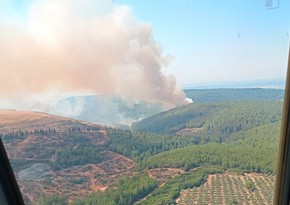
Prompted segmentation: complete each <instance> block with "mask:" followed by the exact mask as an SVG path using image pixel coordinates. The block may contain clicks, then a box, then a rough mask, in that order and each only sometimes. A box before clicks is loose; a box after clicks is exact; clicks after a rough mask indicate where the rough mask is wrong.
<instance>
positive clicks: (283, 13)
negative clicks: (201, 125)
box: [0, 0, 290, 85]
mask: <svg viewBox="0 0 290 205" xmlns="http://www.w3.org/2000/svg"><path fill="white" fill-rule="evenodd" d="M29 2H31V1H23V0H0V7H2V9H1V10H0V11H1V13H2V14H0V18H2V19H3V18H6V19H9V20H14V21H22V20H24V19H25V17H26V13H27V11H28V8H29ZM113 2H114V3H115V4H119V5H126V6H128V7H130V8H131V10H132V12H133V14H134V16H135V18H136V19H137V20H139V21H142V22H146V23H149V24H150V25H152V28H153V35H154V38H155V40H156V41H157V42H158V43H160V45H161V46H162V47H163V52H164V55H170V56H171V57H172V59H173V60H172V62H171V64H170V65H169V66H168V67H167V68H164V72H165V73H167V74H170V75H174V76H175V77H176V78H177V82H178V84H180V85H186V84H195V83H207V82H216V81H217V82H218V81H244V80H255V79H277V78H284V77H285V72H286V65H287V53H288V46H289V37H288V36H289V35H290V1H289V0H280V8H279V9H275V10H266V9H265V2H264V1H263V0H255V1H253V0H211V1H210V0H202V1H197V0H151V1H149V0H114V1H113ZM273 2H275V0H273ZM3 8H5V9H3ZM0 20H1V19H0Z"/></svg>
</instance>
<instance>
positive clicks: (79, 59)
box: [0, 0, 188, 107]
mask: <svg viewBox="0 0 290 205" xmlns="http://www.w3.org/2000/svg"><path fill="white" fill-rule="evenodd" d="M0 10H1V9H0ZM168 63H169V59H168V58H167V57H165V56H163V54H162V49H161V47H160V46H159V45H158V43H157V42H156V41H155V40H154V38H153V37H152V27H151V26H150V25H149V24H147V23H143V22H139V21H136V20H135V19H134V17H133V14H132V12H131V10H130V9H129V8H128V7H126V6H119V5H115V4H114V3H112V1H109V0H98V1H95V0H38V1H33V3H32V4H31V5H30V7H29V12H28V18H27V20H25V21H24V22H23V23H21V24H18V25H15V24H8V23H7V22H6V23H5V22H4V21H2V22H1V20H0V72H1V80H0V95H1V96H2V97H6V98H11V96H17V95H18V96H19V93H21V96H24V95H30V94H37V93H43V92H46V91H47V90H51V89H56V90H61V91H62V92H72V91H76V92H90V93H96V94H106V93H110V94H118V95H121V96H125V97H131V98H132V99H136V100H147V101H150V102H162V103H164V104H166V105H167V106H169V107H173V106H176V105H182V104H186V103H187V102H188V101H187V100H186V97H185V95H184V93H183V91H182V90H181V89H180V88H179V87H178V86H177V84H176V81H175V79H174V78H173V77H171V76H166V75H164V74H163V71H162V69H163V68H164V67H166V66H167V64H168Z"/></svg>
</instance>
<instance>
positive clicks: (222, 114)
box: [132, 101, 283, 143]
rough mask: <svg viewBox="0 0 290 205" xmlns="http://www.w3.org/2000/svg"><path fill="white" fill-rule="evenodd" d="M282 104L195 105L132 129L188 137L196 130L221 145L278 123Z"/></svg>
mask: <svg viewBox="0 0 290 205" xmlns="http://www.w3.org/2000/svg"><path fill="white" fill-rule="evenodd" d="M282 104H283V103H282V102H281V101H238V102H218V103H192V104H189V105H185V106H182V107H178V108H175V109H172V110H169V111H167V112H163V113H159V114H157V115H153V116H151V117H149V118H147V119H144V120H141V121H139V122H136V123H134V124H133V126H132V130H134V131H143V132H153V133H162V134H170V135H176V134H178V133H182V135H189V136H192V132H191V131H195V132H196V133H195V134H194V135H195V137H196V138H198V139H202V140H203V141H205V142H209V141H215V142H219V143H220V142H225V141H226V140H227V139H228V137H229V136H230V135H231V134H232V133H236V132H239V131H246V130H249V129H251V128H254V127H258V126H260V125H264V124H270V123H275V122H277V121H279V120H280V119H281V112H282ZM181 131H184V132H181ZM186 131H187V132H186Z"/></svg>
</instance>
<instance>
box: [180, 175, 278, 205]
mask: <svg viewBox="0 0 290 205" xmlns="http://www.w3.org/2000/svg"><path fill="white" fill-rule="evenodd" d="M274 180H275V177H274V176H265V175H262V174H253V173H252V174H243V175H238V174H215V175H209V176H208V179H207V182H206V183H205V184H204V185H203V186H201V187H198V188H193V189H187V190H183V191H182V192H181V194H180V198H178V199H177V203H178V204H180V205H191V204H212V205H216V204H243V205H268V204H269V205H270V204H273V194H274Z"/></svg>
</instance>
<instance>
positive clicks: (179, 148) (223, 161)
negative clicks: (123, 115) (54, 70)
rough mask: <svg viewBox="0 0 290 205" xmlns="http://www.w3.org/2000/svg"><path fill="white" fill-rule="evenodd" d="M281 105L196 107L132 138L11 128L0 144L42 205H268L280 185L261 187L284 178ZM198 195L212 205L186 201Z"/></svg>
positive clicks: (118, 132)
mask: <svg viewBox="0 0 290 205" xmlns="http://www.w3.org/2000/svg"><path fill="white" fill-rule="evenodd" d="M258 91H259V90H251V91H250V93H251V92H258ZM222 92H225V90H222ZM231 92H232V91H231ZM261 92H262V93H263V92H264V90H262V91H261ZM273 93H275V92H274V90H270V91H269V94H268V96H271V95H274V94H273ZM276 94H277V93H276ZM236 95H237V96H240V94H239V92H238V93H237V94H236ZM239 98H241V99H244V97H239ZM263 98H265V96H264V97H263ZM274 98H276V97H274ZM216 99H217V98H216ZM277 99H278V97H277ZM277 99H275V100H271V99H270V98H269V99H264V100H260V99H259V100H257V99H255V100H253V99H252V100H249V99H247V100H233V101H232V100H228V101H227V100H225V101H224V100H222V101H220V99H219V101H218V102H214V101H213V100H210V102H194V103H191V104H188V105H184V106H181V107H176V108H174V109H171V110H169V111H166V112H162V113H159V114H156V115H153V116H151V117H149V118H147V119H144V120H141V121H139V122H136V123H135V124H134V125H133V126H132V130H131V131H130V130H122V129H117V128H110V127H101V126H97V125H92V124H85V123H83V124H78V123H79V122H77V121H68V122H66V123H65V124H64V125H65V129H64V128H62V126H61V125H59V126H58V127H56V128H54V127H53V129H51V128H50V127H47V128H46V129H40V128H41V127H39V125H38V124H39V123H38V124H37V125H38V127H39V129H35V130H21V129H20V130H15V128H14V127H15V124H13V123H12V124H11V126H12V127H13V129H14V131H12V132H8V130H7V129H6V130H5V133H2V135H1V136H2V138H3V140H4V142H5V143H6V146H7V150H8V153H9V154H10V156H11V162H12V165H13V167H14V169H15V170H14V171H15V172H16V175H17V176H18V177H19V180H20V182H21V185H22V190H23V191H24V192H25V193H26V195H25V196H28V197H27V201H29V200H30V201H32V202H36V200H35V199H38V200H37V203H38V204H40V205H49V204H55V205H67V204H73V205H97V204H104V205H107V204H108V205H114V204H116V205H117V204H118V205H119V204H126V205H132V204H142V205H143V204H154V205H155V204H157V205H159V204H160V205H161V204H177V203H181V204H182V203H183V201H184V200H188V201H193V200H197V201H198V203H199V204H201V203H202V202H203V200H205V199H212V200H213V201H218V200H220V201H223V203H226V202H227V203H232V202H234V201H235V200H237V201H247V199H248V200H251V201H259V200H264V201H266V198H267V203H268V202H269V201H271V197H268V195H269V194H266V192H267V191H268V192H269V190H270V191H271V193H273V183H274V181H272V182H271V184H272V185H271V186H270V185H269V184H270V182H266V181H261V180H269V179H270V178H271V179H274V175H275V172H276V161H277V160H276V159H277V151H278V142H279V130H280V125H281V115H282V104H283V103H282V101H281V100H277ZM43 119H46V118H43ZM71 122H73V124H70V123H71ZM6 126H7V125H6ZM31 127H34V126H33V125H32V126H31ZM39 145H42V146H39ZM245 174H246V175H245ZM252 174H253V177H252ZM235 175H239V176H237V177H234V176H235ZM252 178H253V179H257V181H253V182H251V180H252ZM212 179H216V180H217V181H219V183H222V184H223V185H222V188H220V190H223V195H221V196H220V198H217V194H218V192H216V191H214V190H217V189H216V188H214V187H213V186H212V187H213V188H211V189H212V190H211V193H216V195H211V196H208V194H209V193H210V192H209V190H208V191H207V192H205V189H203V188H202V187H203V186H205V185H204V184H207V185H206V186H209V185H208V184H209V183H208V180H212ZM234 179H235V180H236V181H234ZM242 179H247V180H248V181H244V182H243V181H242ZM231 180H232V181H231ZM258 180H260V181H258ZM211 183H212V184H214V183H215V182H214V181H211ZM241 183H244V185H242V184H241ZM226 184H229V185H227V186H226ZM230 184H231V185H230ZM249 184H250V185H249ZM265 184H268V185H267V187H265V186H266V185H265ZM235 186H236V187H235ZM243 186H244V187H247V186H248V188H243ZM198 187H201V188H200V189H199V188H198ZM220 187H221V186H220ZM234 189H236V190H243V191H245V190H246V191H245V192H247V197H248V198H245V199H243V198H241V196H242V193H240V194H237V193H236V194H235V195H234V194H233V190H234ZM192 190H195V192H196V193H197V192H198V193H199V196H202V197H204V198H200V197H197V196H195V198H192V199H190V198H188V197H190V196H187V198H186V199H185V198H184V196H181V193H191V192H192V193H193V191H192ZM229 190H232V192H231V191H229ZM202 191H204V193H202ZM226 194H227V195H228V196H226ZM237 196H240V198H239V199H238V198H237ZM258 196H260V197H262V196H263V197H264V198H263V199H259V198H258ZM192 197H193V196H192ZM179 198H180V200H181V201H178V199H179ZM214 203H215V202H212V203H211V204H214Z"/></svg>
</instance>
